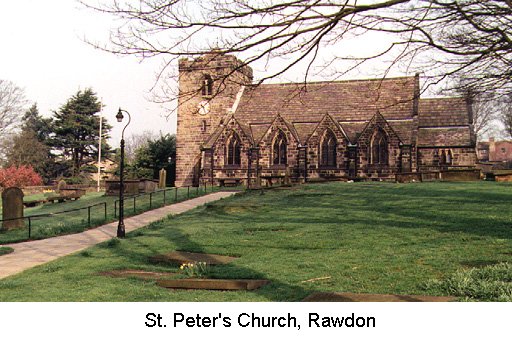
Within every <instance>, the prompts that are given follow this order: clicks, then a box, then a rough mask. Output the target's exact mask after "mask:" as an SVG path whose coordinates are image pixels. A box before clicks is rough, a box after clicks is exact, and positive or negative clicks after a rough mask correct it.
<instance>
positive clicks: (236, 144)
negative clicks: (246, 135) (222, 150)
mask: <svg viewBox="0 0 512 340" xmlns="http://www.w3.org/2000/svg"><path fill="white" fill-rule="evenodd" d="M241 148H242V143H241V142H240V138H239V137H238V135H237V134H236V133H233V134H232V135H231V137H230V138H229V139H228V142H227V145H226V165H238V166H240V163H241V162H240V151H241Z"/></svg>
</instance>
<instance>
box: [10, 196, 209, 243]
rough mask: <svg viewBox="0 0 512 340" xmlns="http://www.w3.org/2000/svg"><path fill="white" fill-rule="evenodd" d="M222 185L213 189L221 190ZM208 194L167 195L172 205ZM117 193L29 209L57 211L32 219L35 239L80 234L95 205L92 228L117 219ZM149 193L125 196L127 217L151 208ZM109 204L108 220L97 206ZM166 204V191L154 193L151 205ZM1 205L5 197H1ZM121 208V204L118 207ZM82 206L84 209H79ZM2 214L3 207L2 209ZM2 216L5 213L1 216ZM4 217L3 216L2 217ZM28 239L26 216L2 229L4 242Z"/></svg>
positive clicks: (29, 212) (34, 213) (31, 211)
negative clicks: (13, 227)
mask: <svg viewBox="0 0 512 340" xmlns="http://www.w3.org/2000/svg"><path fill="white" fill-rule="evenodd" d="M217 189H218V188H215V187H214V188H213V190H217ZM211 190H212V188H211V187H207V193H210V192H211ZM203 194H204V188H203V187H201V188H190V189H187V188H179V189H178V193H177V195H176V197H175V192H174V189H171V188H168V191H167V192H166V197H165V203H166V204H172V203H174V202H175V198H176V199H177V201H178V202H179V201H183V200H185V199H187V198H188V197H190V198H193V197H196V196H198V195H203ZM43 197H44V196H43V195H42V194H40V195H30V196H26V197H25V198H24V200H25V201H30V200H35V199H42V198H43ZM117 199H118V197H117V196H105V195H104V192H92V193H88V194H87V195H84V196H82V197H81V198H80V199H79V200H76V201H66V202H62V203H46V204H44V205H39V206H36V207H33V208H25V210H24V214H25V216H26V217H27V216H37V215H46V214H54V215H52V216H43V217H34V218H32V219H31V239H43V238H48V237H53V236H56V235H63V234H70V233H77V232H80V231H83V230H86V229H88V228H89V222H88V211H87V207H88V206H92V205H96V206H94V207H92V208H91V227H94V226H99V225H102V224H105V223H108V222H112V221H114V220H115V219H116V216H117V215H115V214H116V213H115V209H116V208H115V207H114V201H116V200H117ZM149 200H150V197H149V195H144V196H139V197H136V198H135V205H134V199H133V198H130V197H129V196H128V197H126V198H125V216H131V215H134V214H140V213H142V212H144V211H147V210H149V209H150V202H149ZM104 202H105V203H106V205H107V206H106V208H107V217H106V219H105V207H104V206H103V205H97V204H101V203H104ZM163 204H164V194H163V191H158V192H155V193H153V195H152V198H151V207H152V208H153V209H154V208H157V207H161V206H163ZM0 206H1V200H0ZM117 208H118V207H117ZM77 209H80V210H77ZM0 213H1V209H0ZM0 216H1V215H0ZM0 218H1V217H0ZM26 240H28V219H25V228H22V229H16V230H10V231H7V232H5V231H0V244H7V243H15V242H21V241H26Z"/></svg>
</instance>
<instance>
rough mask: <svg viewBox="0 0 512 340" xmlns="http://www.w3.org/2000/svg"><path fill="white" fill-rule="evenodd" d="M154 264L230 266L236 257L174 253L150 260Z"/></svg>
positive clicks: (183, 252)
mask: <svg viewBox="0 0 512 340" xmlns="http://www.w3.org/2000/svg"><path fill="white" fill-rule="evenodd" d="M149 259H150V261H152V262H157V263H161V262H163V263H172V264H178V265H179V264H183V263H197V262H205V263H206V264H208V265H216V264H228V263H230V262H232V261H234V260H236V259H237V258H236V257H233V256H225V255H217V254H205V253H190V252H186V251H173V252H172V253H168V254H160V255H156V256H152V257H150V258H149Z"/></svg>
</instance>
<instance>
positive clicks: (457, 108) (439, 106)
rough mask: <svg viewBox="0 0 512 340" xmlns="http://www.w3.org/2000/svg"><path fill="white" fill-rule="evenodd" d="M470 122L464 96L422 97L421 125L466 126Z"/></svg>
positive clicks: (420, 109)
mask: <svg viewBox="0 0 512 340" xmlns="http://www.w3.org/2000/svg"><path fill="white" fill-rule="evenodd" d="M468 124H469V117H468V109H467V103H466V101H465V99H464V98H460V97H454V98H428V99H420V104H419V126H420V127H425V126H464V125H468Z"/></svg>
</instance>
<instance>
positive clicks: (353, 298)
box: [302, 292, 456, 302]
mask: <svg viewBox="0 0 512 340" xmlns="http://www.w3.org/2000/svg"><path fill="white" fill-rule="evenodd" d="M455 300H456V298H455V297H454V296H429V295H398V294H396V295H395V294H362V293H334V292H320V293H313V294H311V295H309V296H307V297H306V298H305V299H304V300H302V301H304V302H450V301H455Z"/></svg>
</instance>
